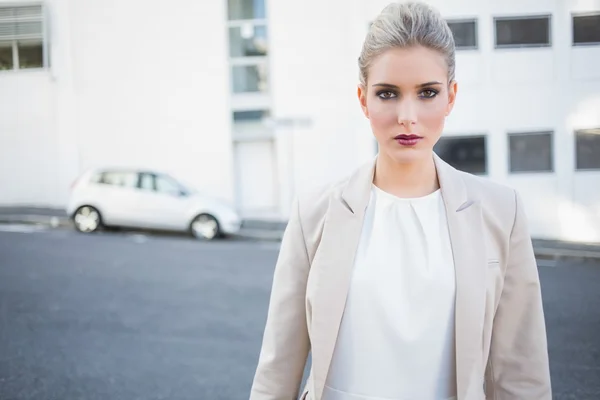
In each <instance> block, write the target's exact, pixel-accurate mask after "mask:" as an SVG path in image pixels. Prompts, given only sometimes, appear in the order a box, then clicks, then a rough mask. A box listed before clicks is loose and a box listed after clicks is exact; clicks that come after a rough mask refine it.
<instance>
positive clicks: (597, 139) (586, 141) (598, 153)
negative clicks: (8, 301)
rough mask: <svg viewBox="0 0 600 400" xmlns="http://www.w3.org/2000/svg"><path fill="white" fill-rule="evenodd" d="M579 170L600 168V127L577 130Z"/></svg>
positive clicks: (576, 146) (576, 149)
mask: <svg viewBox="0 0 600 400" xmlns="http://www.w3.org/2000/svg"><path fill="white" fill-rule="evenodd" d="M575 143H576V144H575V151H576V160H577V161H576V163H577V169H578V170H591V169H593V170H600V128H597V129H582V130H579V131H576V132H575Z"/></svg>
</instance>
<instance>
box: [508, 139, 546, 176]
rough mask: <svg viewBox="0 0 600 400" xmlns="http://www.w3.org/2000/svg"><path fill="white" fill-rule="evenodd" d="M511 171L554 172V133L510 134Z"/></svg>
mask: <svg viewBox="0 0 600 400" xmlns="http://www.w3.org/2000/svg"><path fill="white" fill-rule="evenodd" d="M508 141H509V148H510V172H552V171H553V169H554V168H553V163H552V133H551V132H539V133H524V134H518V133H517V134H510V135H509V136H508Z"/></svg>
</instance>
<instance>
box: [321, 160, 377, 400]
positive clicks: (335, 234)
mask: <svg viewBox="0 0 600 400" xmlns="http://www.w3.org/2000/svg"><path fill="white" fill-rule="evenodd" d="M374 167H375V163H374V162H370V163H368V164H367V165H365V166H363V167H362V168H360V169H359V170H358V171H357V172H356V173H355V174H354V176H352V177H351V178H350V180H349V181H348V183H347V184H346V186H345V188H344V189H343V191H342V193H341V196H340V197H339V198H334V199H332V201H331V203H330V207H329V210H328V213H327V217H326V221H325V225H324V228H323V235H322V239H321V243H320V245H319V249H320V250H319V252H320V253H321V254H319V256H318V258H319V269H318V271H313V272H312V273H317V274H318V287H319V289H318V290H317V292H316V293H315V298H314V300H313V303H314V304H313V315H312V322H311V326H312V331H313V340H312V352H313V357H312V363H313V374H314V375H313V379H314V388H315V399H320V398H321V396H322V393H323V388H324V385H325V381H326V379H327V373H328V371H329V366H330V364H331V359H332V356H333V351H334V348H335V343H336V341H337V337H338V331H339V327H340V323H341V321H342V316H343V314H344V309H345V306H346V297H347V295H348V290H349V287H350V282H351V277H352V270H353V267H354V257H355V254H356V250H357V248H358V243H359V240H360V235H361V231H362V225H363V220H364V215H365V210H366V208H367V206H368V203H369V198H370V193H371V185H372V182H373V173H374Z"/></svg>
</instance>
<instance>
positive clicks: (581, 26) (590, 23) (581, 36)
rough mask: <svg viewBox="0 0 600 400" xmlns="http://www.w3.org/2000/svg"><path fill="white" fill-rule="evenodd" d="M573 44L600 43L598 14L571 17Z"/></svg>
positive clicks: (599, 16) (599, 17)
mask: <svg viewBox="0 0 600 400" xmlns="http://www.w3.org/2000/svg"><path fill="white" fill-rule="evenodd" d="M573 43H600V14H597V15H580V16H574V17H573Z"/></svg>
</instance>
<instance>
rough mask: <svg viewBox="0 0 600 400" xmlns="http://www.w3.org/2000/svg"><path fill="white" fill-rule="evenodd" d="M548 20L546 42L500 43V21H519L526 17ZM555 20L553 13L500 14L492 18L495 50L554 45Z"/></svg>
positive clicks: (546, 47) (542, 47) (538, 47)
mask: <svg viewBox="0 0 600 400" xmlns="http://www.w3.org/2000/svg"><path fill="white" fill-rule="evenodd" d="M542 18H546V19H547V20H548V43H546V44H501V45H499V44H498V27H497V25H496V23H497V22H498V21H517V20H524V19H542ZM552 25H553V21H552V14H551V13H543V14H527V15H498V16H494V17H493V18H492V27H493V29H494V49H495V50H515V49H548V48H551V47H552V44H553V43H552V33H553V26H552Z"/></svg>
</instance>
